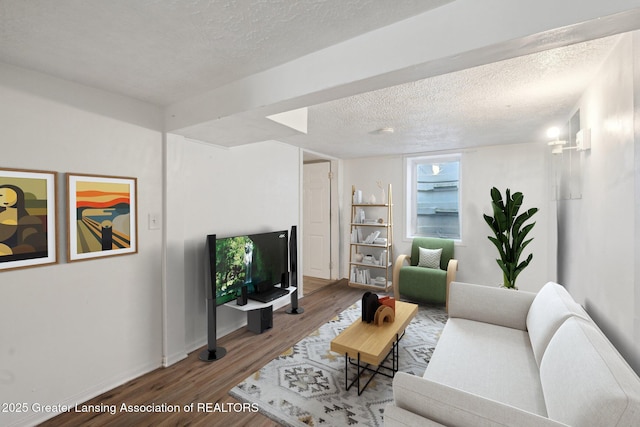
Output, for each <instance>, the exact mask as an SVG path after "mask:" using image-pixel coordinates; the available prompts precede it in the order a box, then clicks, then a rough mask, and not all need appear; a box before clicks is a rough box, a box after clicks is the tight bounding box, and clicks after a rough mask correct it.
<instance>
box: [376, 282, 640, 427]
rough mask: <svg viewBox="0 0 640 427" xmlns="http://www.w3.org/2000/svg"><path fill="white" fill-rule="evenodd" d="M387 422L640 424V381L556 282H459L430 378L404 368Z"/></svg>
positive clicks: (428, 373) (397, 379)
mask: <svg viewBox="0 0 640 427" xmlns="http://www.w3.org/2000/svg"><path fill="white" fill-rule="evenodd" d="M393 394H394V403H393V404H390V405H388V406H387V407H386V408H385V412H384V423H385V426H412V427H415V426H423V425H424V426H440V425H445V426H473V427H476V426H518V427H522V426H525V427H526V426H565V425H569V426H576V427H578V426H598V427H601V426H607V427H610V426H619V427H621V426H629V427H631V426H635V427H637V426H640V379H638V376H637V375H636V374H635V373H634V372H633V370H632V369H631V368H630V367H629V365H628V364H627V363H626V362H625V360H624V359H623V358H622V357H621V356H620V354H619V353H618V352H617V351H616V349H615V348H614V347H613V346H612V345H611V343H610V342H609V341H608V340H607V338H606V337H605V336H604V334H603V333H602V332H601V331H600V330H599V329H598V328H597V326H596V325H595V323H593V321H592V320H591V319H590V317H589V316H588V315H587V313H586V312H585V311H584V310H583V309H582V307H581V306H580V305H578V304H577V303H576V302H575V301H574V300H573V299H572V298H571V296H570V295H569V293H568V292H567V291H566V290H565V288H564V287H562V286H560V285H558V284H556V283H551V282H550V283H547V284H546V285H545V286H544V287H543V288H542V289H541V290H540V292H538V293H537V294H534V293H530V292H523V291H514V290H508V289H502V288H496V287H488V286H478V285H471V284H464V283H455V282H454V283H452V284H451V287H450V290H449V320H448V321H447V324H446V326H445V328H444V330H443V331H442V335H441V337H440V339H439V341H438V344H437V346H436V349H435V351H434V353H433V356H432V357H431V361H430V362H429V365H428V367H427V369H426V371H425V373H424V375H423V377H419V376H415V375H409V374H406V373H402V372H399V373H397V374H396V376H395V378H394V380H393Z"/></svg>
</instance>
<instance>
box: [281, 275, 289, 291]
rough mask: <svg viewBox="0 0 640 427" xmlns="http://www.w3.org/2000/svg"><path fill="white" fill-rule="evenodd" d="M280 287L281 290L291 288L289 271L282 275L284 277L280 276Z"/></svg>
mask: <svg viewBox="0 0 640 427" xmlns="http://www.w3.org/2000/svg"><path fill="white" fill-rule="evenodd" d="M280 287H281V288H288V287H289V272H288V271H286V272H284V273H282V275H281V276H280Z"/></svg>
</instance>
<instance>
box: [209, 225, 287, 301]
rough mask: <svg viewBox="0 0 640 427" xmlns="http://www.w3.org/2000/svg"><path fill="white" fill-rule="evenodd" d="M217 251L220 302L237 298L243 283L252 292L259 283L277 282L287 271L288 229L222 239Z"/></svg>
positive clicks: (217, 287)
mask: <svg viewBox="0 0 640 427" xmlns="http://www.w3.org/2000/svg"><path fill="white" fill-rule="evenodd" d="M215 251H216V253H215V260H216V261H215V266H216V268H215V286H216V304H217V305H221V304H225V303H227V302H229V301H232V300H234V299H235V298H236V296H237V295H238V292H239V290H240V288H241V287H242V286H244V285H246V286H247V288H248V292H249V293H251V292H254V291H255V285H256V284H258V283H261V282H266V281H268V282H269V284H271V285H275V284H278V283H280V281H281V278H282V274H284V273H287V271H288V269H287V265H288V261H289V247H288V232H287V231H286V230H284V231H275V232H270V233H261V234H250V235H246V236H235V237H225V238H219V239H216V244H215Z"/></svg>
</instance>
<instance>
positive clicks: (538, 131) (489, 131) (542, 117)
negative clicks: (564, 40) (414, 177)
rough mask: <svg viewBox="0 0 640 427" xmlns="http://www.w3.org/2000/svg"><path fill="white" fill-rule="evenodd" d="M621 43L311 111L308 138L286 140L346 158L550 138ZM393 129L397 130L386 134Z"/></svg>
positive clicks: (524, 60) (491, 67)
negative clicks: (550, 131)
mask: <svg viewBox="0 0 640 427" xmlns="http://www.w3.org/2000/svg"><path fill="white" fill-rule="evenodd" d="M618 40H619V36H611V37H607V38H602V39H598V40H593V41H589V42H584V43H579V44H575V45H572V46H567V47H562V48H557V49H553V50H548V51H544V52H540V53H536V54H532V55H527V56H522V57H518V58H514V59H509V60H505V61H501V62H496V63H493V64H488V65H484V66H480V67H474V68H470V69H466V70H462V71H458V72H454V73H449V74H444V75H440V76H437V77H432V78H429V79H425V80H420V81H416V82H412V83H408V84H403V85H399V86H394V87H390V88H385V89H381V90H377V91H373V92H368V93H365V94H362V95H356V96H352V97H348V98H344V99H340V100H336V101H331V102H327V103H324V104H320V105H315V106H311V107H310V108H309V112H308V115H309V124H308V134H307V135H302V134H296V135H293V136H289V137H284V138H281V139H282V140H283V141H285V142H289V143H292V144H295V145H298V146H301V147H309V148H311V149H313V150H315V151H319V152H322V153H326V154H329V155H334V156H337V157H342V158H345V157H361V156H375V155H385V154H397V153H411V152H422V151H439V150H447V149H459V148H468V147H475V146H481V145H494V144H506V143H527V142H537V141H544V139H545V138H546V136H545V131H546V129H547V127H548V126H551V125H553V124H556V125H563V124H565V123H566V121H567V120H568V119H569V114H571V113H572V112H573V110H574V109H575V107H576V105H577V102H578V100H579V98H580V96H581V95H582V93H583V92H584V90H585V88H586V87H587V85H588V84H589V83H590V82H591V80H592V78H593V76H594V75H595V73H596V72H597V71H598V69H599V67H600V65H601V64H602V62H603V61H604V60H605V58H606V57H607V55H608V54H609V53H610V52H611V50H612V49H613V47H614V45H615V43H616V42H617V41H618ZM559 121H560V122H559ZM385 127H393V128H394V133H393V134H388V133H384V132H378V130H380V129H382V128H385Z"/></svg>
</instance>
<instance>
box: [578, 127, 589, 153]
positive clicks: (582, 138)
mask: <svg viewBox="0 0 640 427" xmlns="http://www.w3.org/2000/svg"><path fill="white" fill-rule="evenodd" d="M576 150H578V151H585V150H591V128H588V129H580V130H579V131H578V133H576Z"/></svg>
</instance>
